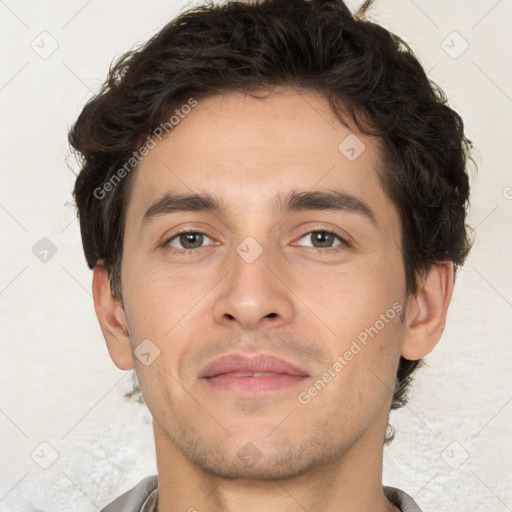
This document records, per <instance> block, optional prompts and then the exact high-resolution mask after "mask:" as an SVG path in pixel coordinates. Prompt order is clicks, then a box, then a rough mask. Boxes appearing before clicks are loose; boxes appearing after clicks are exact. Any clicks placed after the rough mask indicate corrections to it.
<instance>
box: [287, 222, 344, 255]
mask: <svg viewBox="0 0 512 512" xmlns="http://www.w3.org/2000/svg"><path fill="white" fill-rule="evenodd" d="M312 233H327V234H331V235H333V236H334V237H335V238H337V239H338V240H339V241H340V244H338V245H335V246H332V247H313V246H303V245H301V247H309V248H310V249H313V250H318V251H323V252H326V251H329V249H331V250H336V249H335V248H336V247H338V246H339V245H344V246H346V247H352V242H351V241H350V237H349V236H348V235H344V234H341V233H340V232H339V231H337V230H335V229H333V228H321V227H317V228H313V229H308V231H306V232H305V233H303V234H302V235H301V236H300V237H299V238H298V239H297V240H300V239H301V238H304V237H305V236H307V235H311V234H312Z"/></svg>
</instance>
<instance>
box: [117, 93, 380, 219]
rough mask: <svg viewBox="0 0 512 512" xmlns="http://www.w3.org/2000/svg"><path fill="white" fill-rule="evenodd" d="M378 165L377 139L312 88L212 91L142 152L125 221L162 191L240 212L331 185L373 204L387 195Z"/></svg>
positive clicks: (268, 207)
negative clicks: (205, 198) (203, 196)
mask: <svg viewBox="0 0 512 512" xmlns="http://www.w3.org/2000/svg"><path fill="white" fill-rule="evenodd" d="M187 110H189V109H187ZM381 167H382V162H381V159H380V152H379V144H378V141H377V140H376V139H374V138H370V137H367V136H363V135H361V134H360V133H358V132H357V131H356V130H355V129H353V128H351V127H348V126H346V125H344V124H343V123H341V122H340V121H339V120H338V118H337V117H336V116H335V114H334V113H333V112H332V110H331V108H330V106H329V103H328V100H327V99H326V98H325V97H323V96H321V95H319V94H317V93H313V92H305V91H302V92H299V91H296V90H286V89H281V90H278V91H277V93H275V94H271V95H270V94H268V93H267V94H266V95H265V97H264V98H254V97H252V96H250V95H247V94H242V93H237V92H231V93H227V94H224V95H218V96H212V97H208V98H206V99H203V100H200V101H198V102H197V106H195V107H194V108H193V109H190V111H189V113H188V114H186V115H182V117H181V118H180V120H179V124H177V125H176V126H175V127H174V128H173V129H172V131H170V133H169V134H168V135H167V136H166V137H165V138H163V140H162V141H157V143H156V145H155V146H154V147H153V148H152V149H151V150H149V151H148V153H147V154H146V156H145V157H144V158H143V159H142V161H141V162H140V164H139V166H138V168H137V170H136V171H135V172H134V176H133V179H132V184H131V188H132V192H133V193H132V194H131V197H130V201H129V205H128V212H127V221H128V220H129V219H130V218H131V220H137V219H142V218H143V217H144V214H145V212H146V211H147V208H149V207H150V206H151V204H152V203H154V202H155V201H156V200H158V199H159V198H161V197H162V196H163V195H164V194H165V193H168V192H173V193H180V194H190V193H191V192H194V193H197V192H200V193H201V192H208V193H210V194H212V195H214V196H216V197H221V198H222V204H223V206H225V207H226V210H229V211H231V213H233V214H237V215H239V214H249V213H257V212H259V213H260V214H261V213H262V208H264V209H265V211H269V212H270V211H275V204H276V197H277V196H278V195H279V196H281V197H282V196H283V195H286V194H287V193H288V192H289V191H291V190H304V191H306V190H314V189H321V188H330V189H338V190H340V191H342V192H345V193H348V194H351V195H355V196H358V197H365V198H366V200H367V201H366V202H369V203H372V204H373V205H374V207H375V209H376V210H379V208H380V209H382V208H384V207H386V202H389V201H388V200H387V197H386V196H385V195H384V192H383V190H382V187H381V185H380V181H379V179H378V172H380V168H381ZM263 205H265V206H263ZM387 206H389V205H387Z"/></svg>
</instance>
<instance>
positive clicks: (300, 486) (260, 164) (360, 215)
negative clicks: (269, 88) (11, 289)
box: [93, 90, 453, 512]
mask: <svg viewBox="0 0 512 512" xmlns="http://www.w3.org/2000/svg"><path fill="white" fill-rule="evenodd" d="M351 134H355V135H357V137H358V139H359V141H360V142H362V143H363V144H364V151H362V152H360V149H361V148H362V146H358V147H359V150H358V151H357V152H356V153H359V152H360V154H359V156H357V158H355V159H353V160H352V161H351V159H349V158H347V154H346V153H345V154H344V153H343V149H342V151H340V149H339V145H340V143H342V142H343V141H344V140H345V139H346V138H347V136H349V135H351ZM343 147H344V146H343V145H342V148H343ZM348 155H349V156H351V157H353V156H354V155H353V154H352V153H348ZM382 167H383V164H382V161H381V157H380V152H379V145H378V141H377V140H375V139H373V138H370V137H366V136H363V135H361V134H359V133H358V132H357V131H356V130H354V129H352V130H351V129H349V128H348V127H347V126H345V125H343V124H341V123H340V122H339V121H338V120H337V119H336V117H335V115H334V114H333V113H332V111H331V110H330V109H329V106H328V103H327V100H326V99H325V98H323V97H322V96H320V95H318V94H315V93H312V92H305V91H302V92H299V91H295V90H281V91H280V93H279V94H273V95H271V96H270V97H268V98H266V99H255V98H252V97H250V96H246V95H242V94H239V93H229V94H226V95H224V96H216V97H211V98H207V99H205V100H202V101H200V102H199V104H198V105H197V106H196V107H195V108H194V109H193V111H192V112H191V113H190V114H188V116H187V117H186V118H185V119H184V120H183V121H182V122H181V123H180V125H179V126H177V127H176V128H175V129H174V130H173V131H172V132H171V134H170V135H169V136H168V137H166V138H165V139H164V140H163V141H161V142H158V144H157V145H156V147H155V148H153V149H151V151H149V153H148V154H147V156H145V157H144V159H143V161H142V162H141V164H140V166H139V168H138V169H137V170H136V171H135V174H134V175H133V182H132V184H131V185H132V193H131V196H130V199H129V202H128V207H127V212H126V224H125V237H124V246H123V261H122V298H123V302H124V307H122V304H121V302H120V301H119V299H118V298H117V297H115V296H114V295H112V293H111V290H110V288H109V284H108V276H107V273H106V270H105V268H104V267H103V266H102V264H101V262H100V263H99V264H98V265H96V267H95V269H94V279H93V292H94V298H95V305H96V312H97V315H98V318H99V321H100V324H101V327H102V331H103V334H104V336H105V339H106V341H107V346H108V349H109V353H110V355H111V357H112V360H113V361H114V363H115V364H116V365H117V366H118V367H119V368H121V369H125V370H128V369H131V368H135V370H136V372H137V376H138V380H139V384H140V388H141V391H142V393H143V396H144V399H145V401H146V403H147V405H148V407H149V410H150V412H151V414H152V416H153V429H154V435H155V446H156V453H157V464H158V473H159V502H158V512H177V511H187V510H190V511H193V510H197V511H199V512H213V511H223V512H234V511H239V510H244V512H252V511H261V510H273V511H283V512H284V511H286V512H295V511H297V512H298V511H301V512H302V511H304V510H307V511H310V512H312V511H322V512H334V511H336V512H352V511H361V510H368V511H372V512H375V511H378V512H384V511H390V510H398V509H396V507H394V506H393V505H392V504H391V503H390V502H389V501H388V500H387V498H386V497H385V496H384V493H383V489H382V447H383V439H384V434H385V428H386V424H387V420H388V414H389V409H390V404H391V399H392V390H393V386H394V380H395V375H396V370H397V365H398V361H399V358H400V355H401V354H402V355H404V356H405V357H407V358H409V359H419V358H421V357H424V356H425V355H427V354H428V353H429V352H430V351H431V350H432V349H433V348H434V346H435V345H436V343H437V342H438V340H439V338H440V336H441V334H442V331H443V329H444V324H445V320H446V312H447V308H448V305H449V302H450V299H451V294H452V289H453V266H452V264H451V263H448V262H440V263H439V264H438V265H435V266H434V267H433V269H432V271H431V272H430V273H429V274H428V275H427V276H424V277H423V278H422V279H421V282H420V289H419V292H418V294H417V295H416V296H409V297H407V296H406V294H405V274H404V267H403V261H402V255H401V247H400V221H399V217H398V213H397V211H396V208H395V207H394V205H393V203H392V202H391V201H390V199H389V198H388V197H387V196H386V194H385V193H384V191H383V188H382V186H381V182H380V180H379V176H378V173H379V172H382ZM328 190H334V191H338V192H343V193H344V194H345V197H344V202H343V207H342V208H341V209H318V208H316V207H315V206H314V205H313V204H310V205H309V207H308V208H307V209H301V210H298V211H294V210H290V211H279V210H278V209H277V208H273V207H272V205H274V204H275V201H276V194H280V195H281V197H282V198H285V197H286V195H287V194H288V193H291V192H313V191H321V192H326V191H328ZM167 193H173V194H187V195H188V194H198V193H208V194H210V195H211V196H215V197H216V198H217V199H218V200H219V201H220V202H222V204H223V206H224V207H225V208H224V209H223V210H219V211H210V210H205V211H181V210H178V211H167V210H168V209H167V210H166V209H165V208H164V207H163V206H162V205H160V206H161V207H160V209H159V210H158V213H156V214H155V215H149V216H146V218H145V214H146V212H147V211H148V210H149V209H150V207H151V206H152V205H153V204H154V203H155V202H157V201H159V200H160V199H162V197H163V196H164V195H165V194H167ZM348 196H352V200H347V197H348ZM354 198H355V200H356V201H354V200H353V199H354ZM361 205H362V206H361ZM365 208H367V210H365ZM154 211H155V209H153V213H154ZM368 212H371V213H368ZM189 231H195V232H196V234H195V235H194V234H189V235H188V237H187V236H185V235H183V234H182V233H183V232H189ZM330 233H333V234H332V235H331V234H330ZM180 235H181V236H180ZM247 237H251V238H250V239H248V238H247ZM237 248H238V250H237ZM192 249H194V250H192ZM393 308H394V312H395V313H396V314H392V312H390V311H391V310H393ZM398 313H400V314H398ZM379 320H380V323H378V321H379ZM371 326H373V327H374V329H376V330H377V331H378V332H377V334H374V336H372V337H368V339H367V343H366V344H362V343H361V342H360V341H359V342H358V343H357V345H358V346H359V348H360V350H359V351H357V349H356V348H355V346H354V341H355V340H356V341H357V340H358V335H359V337H360V338H361V333H363V332H368V331H365V329H368V328H370V327H371ZM363 337H364V336H363ZM360 338H359V339H360ZM146 339H149V340H151V344H150V345H147V347H149V349H147V350H149V351H150V352H151V354H156V353H157V352H156V350H159V355H158V357H156V358H155V359H154V361H152V362H151V364H148V365H145V364H143V363H142V362H141V361H140V360H139V359H138V358H137V357H135V356H134V350H135V349H136V348H137V347H138V346H139V344H140V343H141V342H143V340H146ZM146 343H147V342H146ZM156 347H157V348H156ZM147 350H146V352H147ZM347 351H349V352H352V356H350V355H349V354H347ZM226 354H238V355H242V356H246V357H248V358H251V357H253V356H254V355H257V354H262V355H264V356H268V355H273V356H276V357H278V358H279V359H281V360H284V361H286V362H288V363H289V364H290V365H293V367H294V368H296V369H298V370H299V372H298V373H300V375H295V377H293V376H292V377H290V376H289V375H288V377H289V378H288V377H279V378H276V379H272V377H273V376H274V377H275V375H276V374H275V373H273V374H272V375H269V374H265V375H254V373H253V374H251V375H245V376H243V375H232V374H230V375H228V376H227V378H226V379H225V380H223V379H218V378H217V379H215V378H212V377H211V376H210V377H207V376H205V368H207V366H208V365H209V364H210V363H211V362H212V361H214V360H215V359H216V358H217V357H219V356H223V355H226ZM151 357H153V356H151ZM340 357H341V358H342V359H343V361H344V363H343V364H342V365H341V366H342V369H341V370H340V369H339V368H340V365H335V362H336V361H338V362H340V359H339V358H340ZM340 364H341V363H340ZM206 373H207V372H206ZM270 373H272V372H270ZM326 374H328V375H327V376H326ZM329 375H330V378H329ZM322 376H323V377H322ZM235 379H238V380H235ZM242 379H244V381H243V382H244V384H240V386H241V387H239V386H238V383H241V382H242ZM249 379H250V382H252V383H253V384H254V386H252V385H251V386H252V387H251V386H249V385H248V384H247V383H248V382H249ZM257 379H262V380H257ZM319 379H323V383H324V385H318V380H319ZM267 381H268V382H269V386H270V388H271V389H269V388H265V389H261V387H258V385H259V384H261V383H262V382H267ZM219 382H220V384H219ZM315 383H317V388H320V389H317V388H315ZM312 388H313V390H312ZM315 389H316V392H315ZM301 393H302V394H301ZM300 397H302V399H301V398H300Z"/></svg>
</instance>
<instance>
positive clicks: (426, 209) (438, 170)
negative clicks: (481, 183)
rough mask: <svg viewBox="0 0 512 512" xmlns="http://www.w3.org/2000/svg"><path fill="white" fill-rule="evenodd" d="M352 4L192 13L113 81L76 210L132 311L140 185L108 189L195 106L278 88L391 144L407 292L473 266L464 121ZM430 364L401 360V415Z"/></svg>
mask: <svg viewBox="0 0 512 512" xmlns="http://www.w3.org/2000/svg"><path fill="white" fill-rule="evenodd" d="M370 4H371V1H366V2H365V3H364V5H363V7H362V8H361V9H360V10H359V11H358V12H357V13H356V14H355V15H353V14H352V13H351V12H350V10H349V9H348V8H347V6H346V5H345V4H344V3H343V2H342V1H341V0H293V1H292V0H256V1H253V2H250V1H229V2H227V3H224V4H219V5H215V4H213V3H211V2H210V3H208V4H205V5H203V6H200V7H195V8H192V9H189V10H188V11H185V12H183V13H181V14H180V15H179V16H178V17H177V18H175V19H174V20H173V21H171V22H170V23H168V24H167V25H166V26H165V27H164V28H163V29H162V30H161V31H160V32H158V33H157V34H156V35H155V36H154V37H153V38H152V39H150V40H149V41H148V42H147V43H146V44H144V45H142V46H141V47H140V48H138V49H136V50H133V51H130V52H128V53H126V54H125V55H123V56H122V57H121V58H120V59H119V60H118V61H117V62H116V63H115V65H113V67H111V69H110V72H109V76H108V78H107V80H106V81H105V83H104V85H103V87H102V88H101V90H100V91H99V93H98V94H97V95H96V96H95V97H93V98H92V99H91V100H89V102H88V103H87V105H86V106H85V107H84V109H83V111H82V113H81V114H80V116H79V117H78V120H77V121H76V122H75V124H74V126H73V127H72V128H71V130H70V133H69V141H70V143H71V145H72V147H73V148H74V149H75V150H76V152H77V153H79V155H80V156H81V159H82V160H81V166H82V168H81V172H80V173H79V175H78V177H77V180H76V184H75V189H74V197H75V200H76V204H77V207H78V213H79V218H80V228H81V233H82V241H83V247H84V251H85V256H86V259H87V262H88V264H89V266H90V267H91V268H92V267H93V266H94V265H95V264H96V263H97V261H98V260H99V259H102V260H104V261H105V262H106V266H107V269H108V272H109V276H110V281H111V287H112V291H113V293H114V294H116V295H117V296H118V297H119V298H120V299H121V301H122V288H121V282H120V269H121V261H122V244H123V231H124V214H125V210H126V204H127V201H128V192H129V188H128V187H129V184H130V181H131V179H130V178H131V176H132V175H133V173H130V175H129V176H127V177H126V178H125V179H123V180H122V181H120V183H118V184H117V186H116V187H115V188H114V190H112V191H111V192H110V193H109V194H107V195H106V196H105V197H104V198H102V199H101V200H100V199H98V197H97V194H95V193H94V191H95V190H97V189H98V188H101V187H102V186H103V185H104V184H105V183H106V182H107V181H108V180H109V179H112V176H113V175H114V173H115V172H116V171H118V170H119V168H120V167H122V166H123V164H125V162H127V161H128V160H129V159H130V158H131V157H132V155H133V154H134V152H135V151H136V150H137V149H138V148H139V147H140V145H141V144H142V142H143V141H144V140H145V139H146V138H147V136H148V135H151V134H152V133H153V131H154V130H155V129H156V128H157V127H158V126H159V125H161V124H162V123H163V122H165V121H166V120H167V118H168V116H169V113H170V112H172V111H173V109H175V108H176V107H178V106H180V105H182V104H184V103H186V102H187V100H188V99H189V98H190V97H194V98H196V99H197V100H199V99H201V98H205V97H207V96H212V95H216V94H220V93H223V92H226V91H242V92H246V93H251V92H252V91H255V90H257V89H258V90H261V89H263V90H272V88H274V87H276V86H281V85H284V86H288V87H297V88H302V89H308V90H313V91H316V92H318V93H321V94H323V95H324V96H325V97H326V98H327V99H328V100H329V103H330V106H331V108H332V110H333V112H335V113H336V114H337V115H338V117H339V118H340V120H342V121H343V120H345V121H347V120H348V119H350V120H351V121H353V122H355V124H356V126H357V127H358V128H359V130H360V131H361V132H362V133H365V134H369V135H374V136H377V137H379V138H380V140H381V142H382V148H383V157H384V162H383V163H384V169H383V171H382V173H381V176H380V178H381V181H382V186H383V188H384V190H385V192H386V193H387V194H388V196H389V197H390V199H391V200H392V202H393V203H394V205H395V206H396V208H397V210H398V212H399V215H400V219H401V234H402V248H403V249H402V252H403V263H404V268H405V274H406V288H407V289H406V292H407V293H408V294H414V293H416V292H417V285H418V278H419V277H420V276H421V275H424V274H425V273H426V272H427V271H428V270H429V269H430V268H431V266H432V265H433V264H434V263H436V262H440V261H452V262H453V263H454V266H455V269H456V270H457V267H458V266H460V265H462V264H463V262H464V260H465V258H466V256H467V254H468V252H469V250H470V247H471V241H470V237H469V236H468V233H469V228H468V227H467V226H466V224H465V219H466V213H467V208H468V206H469V177H468V173H467V170H466V168H467V163H468V160H470V159H471V157H470V150H471V142H470V141H469V140H468V139H467V138H466V137H465V135H464V130H463V121H462V119H461V117H460V116H459V115H458V114H457V113H456V112H455V111H454V110H452V109H451V108H450V107H449V106H448V105H447V99H446V96H445V95H444V93H443V92H442V91H441V89H440V88H439V87H438V86H437V85H436V84H434V83H433V82H432V81H431V80H429V79H428V77H427V76H426V74H425V71H424V70H423V68H422V66H421V64H420V63H419V61H418V60H417V58H416V57H415V56H414V54H413V52H412V50H411V49H410V48H409V46H408V45H407V44H406V43H405V42H404V41H403V40H402V39H401V38H399V37H398V36H397V35H395V34H392V33H390V32H389V31H388V30H386V29H384V28H383V27H381V26H379V25H377V24H376V23H373V22H371V21H369V20H368V19H367V16H366V9H367V8H368V6H369V5H370ZM419 363H420V361H409V360H406V359H404V358H403V357H402V358H401V359H400V363H399V368H398V373H397V381H396V383H397V385H396V389H395V393H394V397H393V403H392V408H398V407H401V406H402V405H404V404H405V403H406V390H407V387H408V384H409V381H410V379H411V376H412V373H413V372H414V370H415V369H416V368H417V366H418V365H419Z"/></svg>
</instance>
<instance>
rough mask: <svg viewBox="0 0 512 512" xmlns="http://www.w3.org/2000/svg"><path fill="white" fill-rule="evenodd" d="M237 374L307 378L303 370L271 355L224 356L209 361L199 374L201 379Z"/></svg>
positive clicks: (237, 354) (238, 354)
mask: <svg viewBox="0 0 512 512" xmlns="http://www.w3.org/2000/svg"><path fill="white" fill-rule="evenodd" d="M237 372H252V373H257V372H266V373H284V374H287V375H297V376H300V377H307V376H308V374H307V372H306V371H305V370H302V369H300V368H298V367H297V366H295V365H293V364H291V363H289V362H288V361H285V360H284V359H281V358H279V357H275V356H273V355H268V354H261V353H260V354H257V355H247V354H240V353H236V354H225V355H222V356H219V357H217V358H215V359H214V360H213V361H211V362H210V363H209V364H208V365H207V366H206V367H205V368H204V369H203V371H202V372H201V374H200V377H201V378H208V377H215V376H217V375H223V374H227V373H237Z"/></svg>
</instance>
